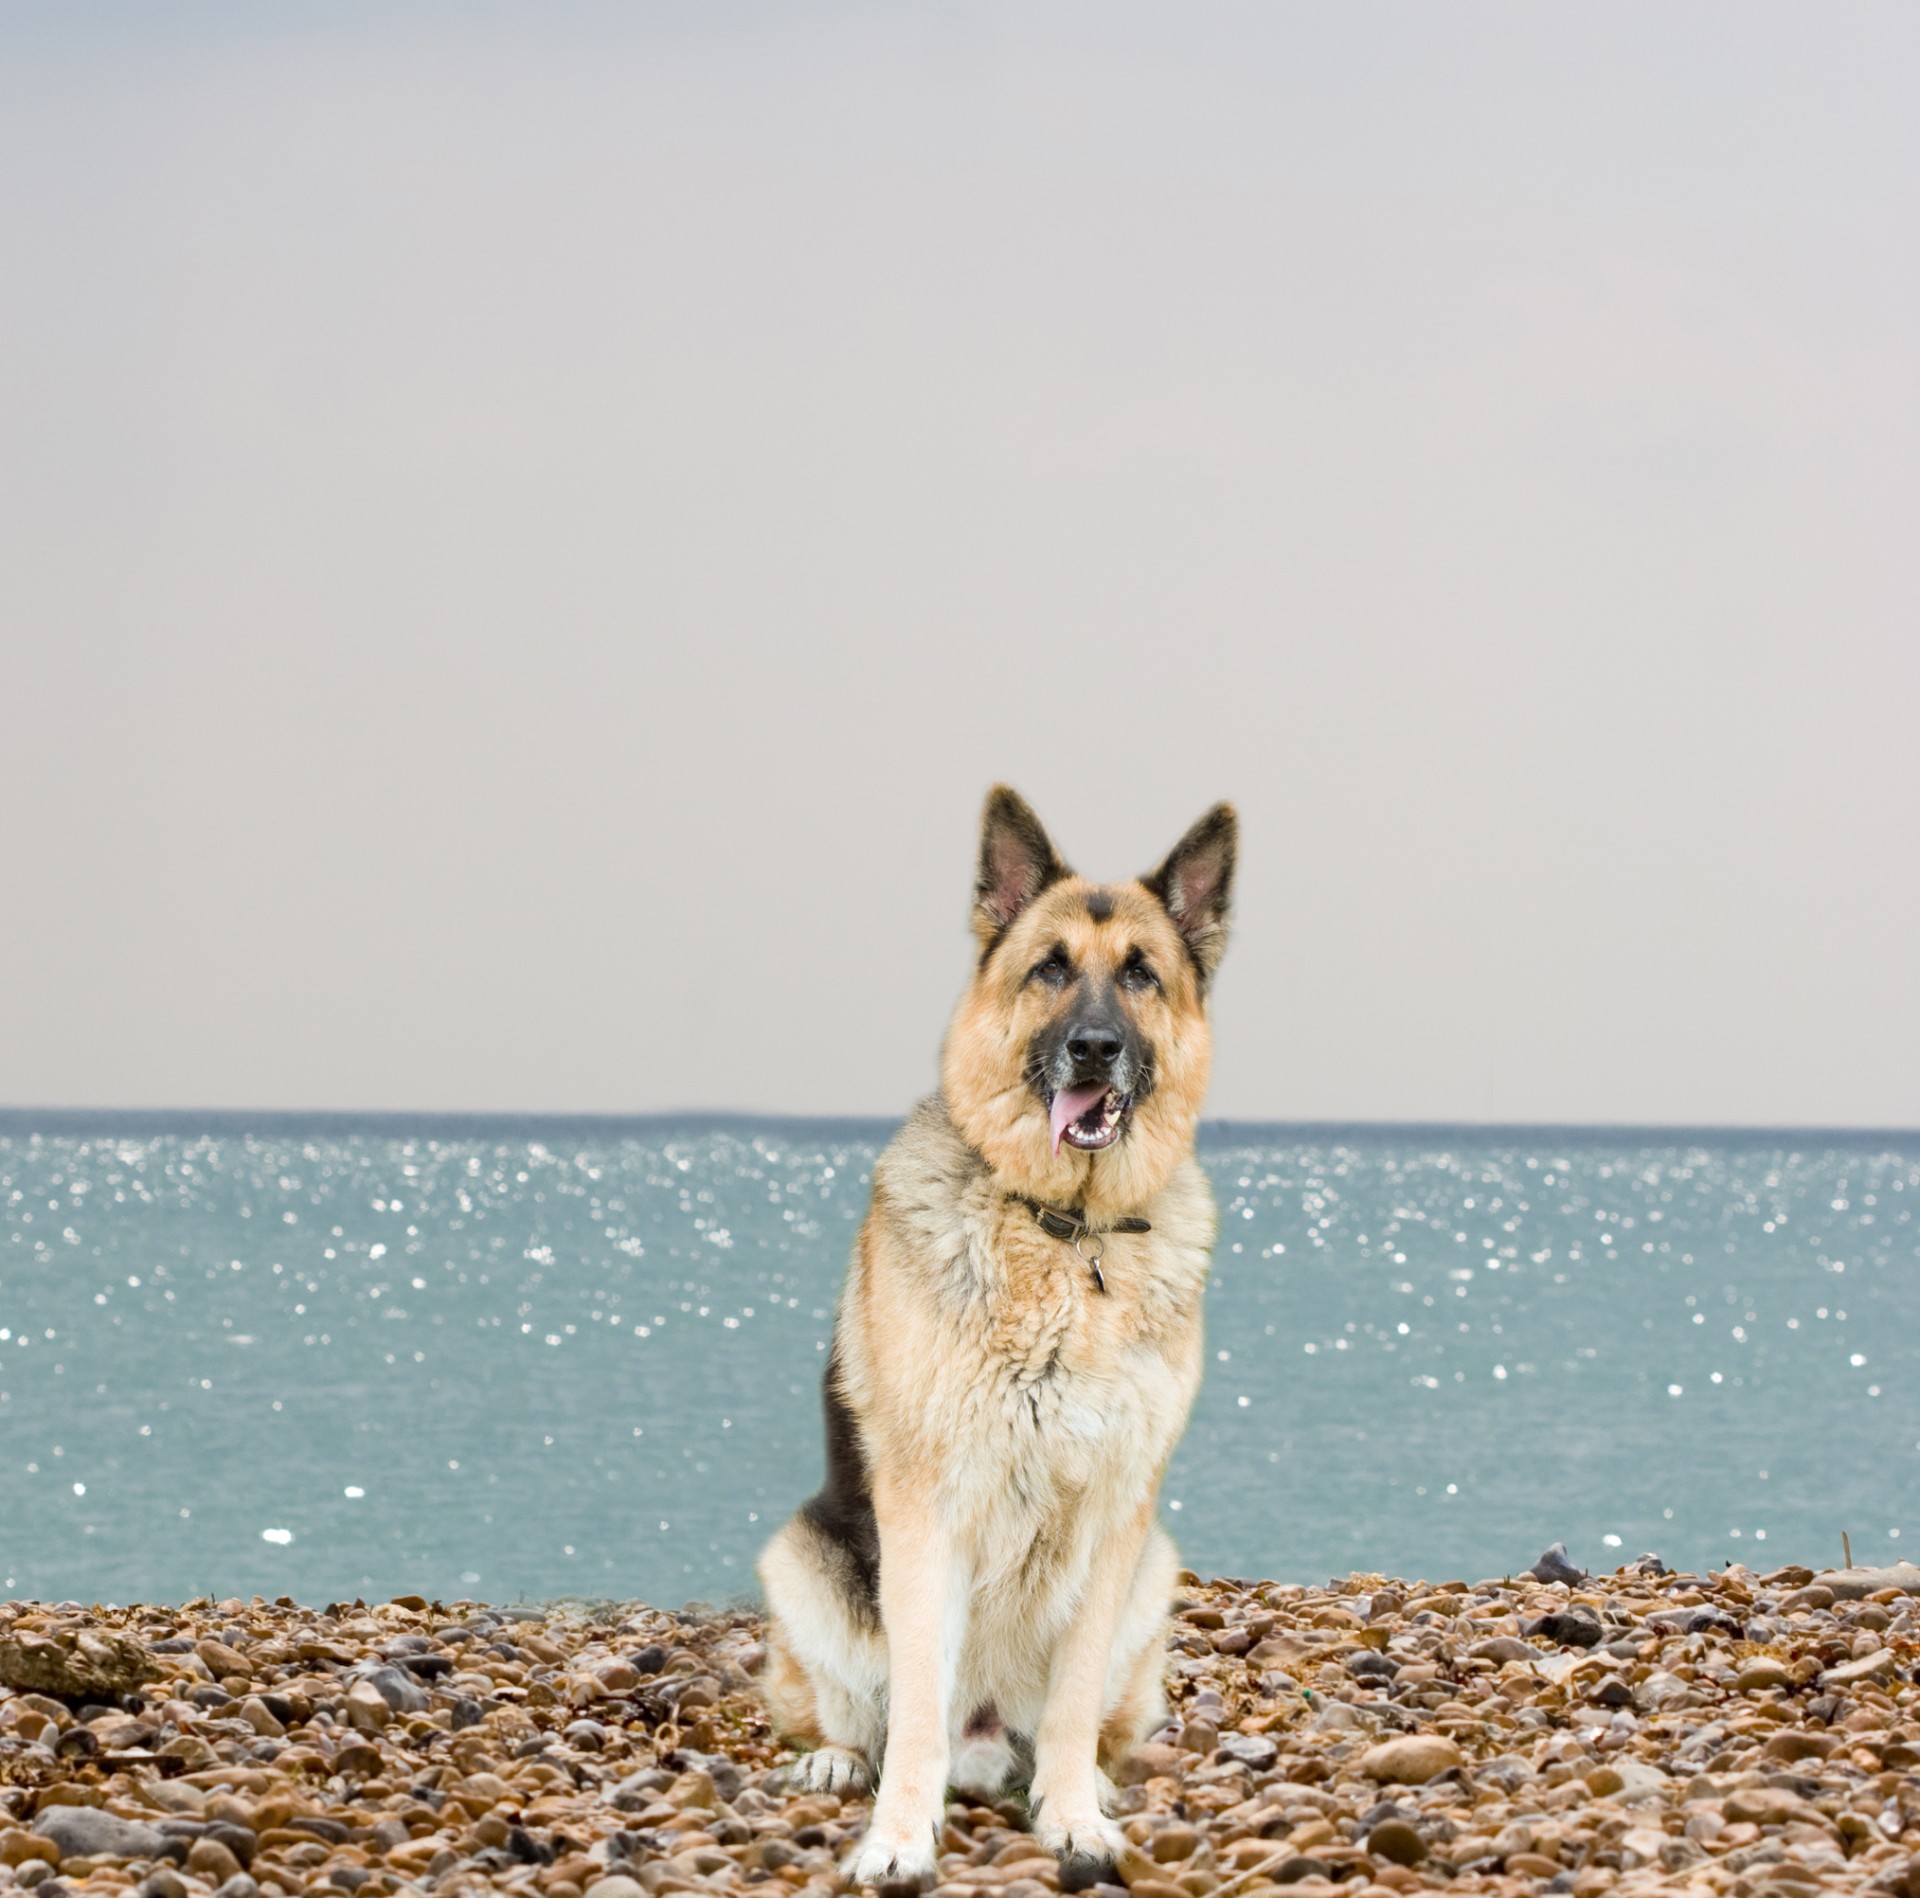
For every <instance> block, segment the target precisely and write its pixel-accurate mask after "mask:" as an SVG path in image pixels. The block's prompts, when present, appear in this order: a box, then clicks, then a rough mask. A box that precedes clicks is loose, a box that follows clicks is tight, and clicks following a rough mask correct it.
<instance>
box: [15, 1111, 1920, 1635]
mask: <svg viewBox="0 0 1920 1898" xmlns="http://www.w3.org/2000/svg"><path fill="white" fill-rule="evenodd" d="M887 1131H888V1130H887V1129H886V1128H885V1127H883V1126H879V1125H855V1124H844V1123H841V1124H829V1123H824V1122H794V1123H786V1124H781V1123H749V1122H737V1123H728V1122H714V1121H708V1122H685V1123H680V1124H676V1125H666V1124H661V1123H651V1122H649V1123H631V1124H622V1123H606V1122H599V1123H560V1122H538V1123H521V1124H510V1123H504V1122H503V1123H477V1122H466V1123H459V1122H448V1123H441V1124H432V1125H430V1124H426V1123H421V1124H413V1123H397V1122H368V1123H350V1122H344V1121H328V1122H321V1121H313V1120H309V1121H306V1122H303V1123H300V1124H294V1123H292V1122H275V1121H272V1120H261V1121H256V1122H255V1123H253V1124H252V1125H251V1126H246V1125H240V1124H225V1123H218V1122H211V1123H210V1122H209V1120H208V1118H207V1117H205V1116H200V1117H197V1118H196V1119H194V1120H192V1121H191V1122H189V1121H188V1120H186V1119H185V1118H184V1117H183V1118H181V1119H180V1120H178V1121H177V1122H170V1121H167V1120H165V1119H161V1118H157V1117H154V1116H142V1117H138V1118H136V1117H132V1116H119V1117H100V1118H98V1119H88V1118H84V1117H76V1116H71V1115H68V1116H60V1117H52V1116H40V1117H38V1118H37V1119H33V1118H29V1117H25V1116H20V1115H14V1116H10V1117H7V1118H5V1119H0V1585H3V1586H4V1588H5V1590H6V1591H7V1592H8V1593H12V1594H25V1595H37V1596H42V1597H52V1598H64V1597H74V1598H79V1599H82V1600H91V1599H99V1600H111V1601H128V1600H133V1599H148V1600H167V1599H173V1600H179V1599H183V1598H185V1597H189V1596H193V1595H198V1594H206V1593H212V1594H227V1593H241V1594H251V1593H260V1594H263V1595H267V1596H274V1595H280V1594H287V1595H291V1596H294V1597H296V1598H298V1599H300V1600H303V1601H324V1600H329V1599H342V1598H350V1597H352V1596H354V1595H365V1596H367V1597H369V1598H372V1597H375V1596H382V1595H391V1594H396V1593H402V1592H408V1591H417V1592H420V1593H423V1594H427V1595H438V1596H443V1597H452V1596H455V1595H472V1596H478V1597H481V1598H487V1599H493V1600H512V1599H515V1598H518V1597H522V1596H525V1597H529V1598H535V1599H539V1598H548V1597H553V1596H558V1595H573V1596H587V1597H601V1596H622V1597H625V1596H636V1595H637V1596H643V1597H647V1598H649V1599H652V1600H654V1601H657V1602H664V1603H679V1602H682V1601H686V1600H689V1599H703V1600H708V1601H726V1600H731V1599H735V1598H742V1597H750V1596H751V1595H752V1593H753V1591H754V1586H755V1584H754V1577H753V1566H752V1565H753V1557H754V1552H755V1550H756V1549H757V1547H758V1546H759V1544H760V1542H761V1541H762V1540H763V1539H764V1537H765V1536H766V1535H767V1533H768V1531H769V1530H770V1529H771V1528H772V1527H773V1526H774V1525H775V1524H776V1523H777V1522H778V1521H779V1520H780V1518H781V1517H782V1516H783V1515H784V1514H785V1513H786V1512H788V1511H789V1510H791V1509H792V1508H793V1507H794V1506H795V1504H797V1503H798V1502H799V1501H800V1500H801V1499H802V1498H803V1497H805V1496H806V1495H808V1494H809V1493H810V1492H811V1491H812V1489H813V1488H814V1487H815V1486H816V1485H817V1483H818V1481H819V1478H820V1474H821V1427H820V1415H819V1391H818V1387H819V1378H820V1372H821V1368H822V1366H823V1365H824V1363H825V1361H826V1351H827V1344H828V1339H829V1335H830V1329H831V1318H832V1309H833V1302H834V1296H835V1290H836V1287H837V1284H838V1281H839V1278H840V1275H841V1271H842V1268H843V1265H844V1262H845V1260H846V1257H847V1252H848V1247H849V1245H850V1242H851V1240H852V1238H853V1234H854V1231H855V1229H856V1227H857V1225H858V1223H859V1220H860V1218H861V1216H862V1214H863V1212H864V1210H865V1201H866V1196H867V1188H868V1182H869V1176H870V1172H871V1168H872V1164H873V1160H874V1156H875V1154H876V1153H877V1152H878V1151H879V1148H880V1145H881V1144H882V1143H883V1142H884V1140H885V1138H886V1134H887ZM1203 1152H1204V1157H1205V1160H1206V1163H1207V1166H1208V1169H1209V1171H1210V1172H1211V1174H1212V1176H1213V1179H1214V1183H1215V1187H1216V1189H1217V1191H1218V1194H1219V1199H1220V1209H1221V1233H1220V1245H1219V1250H1218V1252H1217V1255H1216V1261H1215V1273H1214V1277H1213V1281H1212V1284H1211V1287H1210V1289H1209V1292H1208V1310H1207V1325H1208V1340H1207V1359H1208V1367H1207V1369H1208V1375H1207V1382H1206V1387H1205V1389H1204V1391H1203V1392H1202V1394H1201V1397H1200V1401H1199V1405H1198V1407H1197V1410H1196V1412H1195V1416H1194V1421H1193V1426H1192V1428H1191V1430H1190V1431H1189V1432H1188V1434H1187V1437H1186V1440H1185V1442H1184V1443H1183V1445H1182V1446H1181V1449H1180V1451H1179V1453H1178V1455H1177V1456H1176V1457H1175V1459H1174V1463H1173V1467H1172V1470H1171V1472H1170V1474H1169V1476H1168V1480H1167V1484H1166V1490H1165V1494H1164V1499H1163V1514H1164V1519H1165V1521H1166V1522H1167V1524H1168V1526H1169V1528H1170V1529H1171V1530H1172V1531H1173V1534H1174V1537H1175V1539H1176V1540H1177V1541H1178V1543H1179V1544H1180V1546H1181V1548H1182V1550H1183V1551H1184V1552H1185V1555H1186V1557H1187V1559H1188V1561H1190V1562H1191V1563H1192V1564H1193V1565H1194V1566H1195V1567H1196V1568H1198V1569H1200V1570H1202V1571H1207V1572H1213V1573H1224V1574H1231V1575H1238V1576H1256V1575H1259V1576H1272V1577H1280V1578H1293V1579H1302V1580H1304V1579H1322V1580H1323V1579H1325V1578H1326V1577H1327V1576H1328V1575H1331V1574H1335V1573H1342V1574H1343V1573H1345V1572H1347V1571H1349V1570H1353V1569H1360V1570H1384V1571H1387V1572H1390V1573H1396V1574H1402V1575H1408V1576H1427V1577H1430V1578H1435V1579H1439V1578H1443V1577H1446V1576H1457V1577H1461V1578H1475V1577H1479V1576H1483V1575H1491V1574H1503V1573H1506V1572H1508V1571H1510V1570H1512V1569H1514V1568H1516V1567H1524V1566H1525V1565H1526V1564H1527V1563H1529V1562H1530V1561H1532V1560H1533V1558H1534V1557H1535V1556H1536V1555H1538V1553H1539V1552H1540V1550H1541V1549H1542V1548H1543V1547H1544V1546H1545V1545H1546V1544H1547V1543H1548V1542H1552V1541H1557V1540H1565V1541H1566V1542H1567V1543H1568V1544H1569V1545H1570V1547H1571V1549H1572V1551H1573V1553H1574V1555H1575V1557H1576V1558H1577V1559H1579V1560H1581V1561H1582V1562H1584V1563H1585V1564H1587V1565H1589V1566H1595V1567H1599V1566H1607V1567H1611V1566H1613V1565H1614V1564H1615V1563H1616V1562H1618V1561H1621V1560H1624V1559H1627V1558H1630V1557H1631V1556H1633V1555H1635V1554H1637V1553H1639V1552H1640V1551H1641V1550H1643V1549H1652V1550H1655V1551H1657V1552H1659V1553H1660V1554H1662V1555H1663V1556H1665V1557H1666V1558H1667V1559H1668V1560H1669V1561H1671V1562H1674V1563H1676V1564H1684V1565H1687V1566H1691V1567H1701V1566H1706V1565H1709V1564H1711V1565H1719V1564H1722V1563H1724V1562H1727V1561H1729V1560H1732V1559H1736V1558H1737V1559H1741V1560H1744V1561H1746V1562H1748V1563H1750V1564H1752V1565H1754V1566H1756V1567H1763V1568H1764V1567H1770V1566H1773V1565H1775V1564H1776V1563H1782V1562H1786V1561H1789V1560H1798V1561H1808V1562H1817V1563H1823V1564H1824V1563H1830V1562H1834V1561H1837V1560H1839V1558H1840V1555H1841V1547H1842V1545H1841V1535H1842V1532H1843V1531H1844V1532H1847V1533H1848V1534H1849V1535H1850V1536H1851V1539H1852V1546H1853V1551H1854V1554H1855V1557H1856V1558H1857V1559H1861V1560H1883V1561H1884V1560H1893V1559H1896V1558H1897V1557H1898V1556H1899V1555H1900V1554H1901V1553H1903V1552H1910V1551H1911V1550H1912V1547H1913V1538H1914V1537H1915V1536H1916V1534H1920V1508H1916V1480H1917V1479H1920V1378H1917V1377H1916V1368H1917V1359H1920V1269H1916V1268H1920V1225H1917V1224H1916V1219H1915V1214H1916V1211H1917V1210H1920V1137H1916V1136H1885V1137H1874V1138H1871V1139H1868V1138H1864V1137H1862V1138H1845V1139H1841V1138H1835V1137H1831V1136H1803V1137H1797V1138H1791V1139H1788V1138H1779V1137H1759V1136H1737V1135H1705V1134H1702V1135H1699V1136H1691V1135H1680V1136H1676V1135H1673V1134H1649V1135H1632V1134H1604V1135H1602V1134H1594V1133H1559V1132H1552V1131H1542V1132H1538V1133H1532V1132H1526V1133H1516V1132H1512V1131H1506V1132H1497V1133H1490V1132H1473V1131H1466V1130H1457V1129H1444V1130H1411V1131H1405V1130H1403V1131H1392V1130H1382V1131H1357V1130H1342V1131H1339V1132H1315V1131H1311V1130H1308V1131H1301V1130H1289V1129H1263V1128H1250V1127H1237V1128H1215V1129H1212V1130H1210V1132H1209V1134H1208V1136H1207V1138H1206V1140H1205V1141H1204V1143H1203ZM1903 1537H1904V1538H1906V1540H1905V1541H1903V1540H1902V1538H1903Z"/></svg>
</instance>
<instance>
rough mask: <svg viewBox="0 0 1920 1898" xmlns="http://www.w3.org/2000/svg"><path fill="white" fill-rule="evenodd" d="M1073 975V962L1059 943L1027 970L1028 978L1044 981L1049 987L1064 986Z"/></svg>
mask: <svg viewBox="0 0 1920 1898" xmlns="http://www.w3.org/2000/svg"><path fill="white" fill-rule="evenodd" d="M1072 975H1073V964H1072V963H1070V962H1069V961H1068V960H1067V952H1066V951H1065V950H1064V949H1062V948H1061V947H1060V945H1059V944H1058V943H1055V944H1054V946H1053V947H1052V948H1051V949H1049V950H1048V951H1047V953H1046V954H1045V955H1044V956H1042V957H1041V958H1040V960H1039V961H1038V962H1036V963H1035V964H1034V965H1033V967H1032V968H1031V969H1030V970H1028V972H1027V979H1028V980H1029V981H1034V982H1044V983H1046V985H1047V986H1048V987H1049V988H1055V989H1057V988H1060V987H1063V986H1064V985H1065V984H1066V982H1067V981H1068V980H1069V979H1070V978H1071V977H1072Z"/></svg>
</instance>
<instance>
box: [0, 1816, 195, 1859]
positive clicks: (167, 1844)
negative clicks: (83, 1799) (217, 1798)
mask: <svg viewBox="0 0 1920 1898" xmlns="http://www.w3.org/2000/svg"><path fill="white" fill-rule="evenodd" d="M33 1829H34V1831H36V1832H37V1833H39V1835H40V1836H41V1837H42V1838H43V1839H51V1840H52V1841H53V1843H54V1844H55V1845H57V1846H58V1847H59V1848H60V1856H61V1857H62V1858H96V1857H104V1858H170V1859H172V1860H173V1861H174V1862H175V1863H176V1864H178V1863H179V1862H180V1861H181V1860H183V1859H184V1858H185V1857H186V1856H187V1842H186V1840H184V1839H177V1838H169V1837H168V1836H167V1835H166V1834H165V1833H164V1832H162V1831H161V1830H160V1829H159V1827H157V1826H148V1825H141V1824H139V1823H138V1822H137V1821H136V1820H133V1819H120V1818H116V1817H115V1816H114V1815H113V1814H112V1813H110V1812H102V1811H101V1810H100V1809H99V1808H98V1807H97V1806H49V1807H48V1808H47V1809H46V1811H45V1812H41V1813H36V1814H35V1815H34V1820H33Z"/></svg>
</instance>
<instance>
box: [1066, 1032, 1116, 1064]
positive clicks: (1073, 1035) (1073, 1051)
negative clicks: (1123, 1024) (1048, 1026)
mask: <svg viewBox="0 0 1920 1898" xmlns="http://www.w3.org/2000/svg"><path fill="white" fill-rule="evenodd" d="M1125 1046H1126V1042H1125V1040H1124V1039H1123V1038H1122V1037H1121V1034H1120V1031H1119V1030H1118V1029H1117V1028H1110V1027H1109V1026H1108V1025H1107V1024H1106V1023H1105V1022H1076V1023H1075V1024H1074V1025H1073V1026H1072V1027H1071V1028H1069V1029H1068V1030H1067V1056H1068V1058H1069V1059H1070V1060H1071V1061H1072V1062H1073V1065H1074V1067H1075V1068H1077V1069H1079V1070H1081V1071H1082V1072H1086V1071H1088V1070H1092V1071H1095V1072H1105V1071H1106V1070H1108V1069H1110V1068H1111V1067H1112V1066H1113V1064H1114V1063H1115V1062H1116V1061H1118V1060H1119V1059H1120V1050H1121V1049H1122V1048H1124V1047H1125Z"/></svg>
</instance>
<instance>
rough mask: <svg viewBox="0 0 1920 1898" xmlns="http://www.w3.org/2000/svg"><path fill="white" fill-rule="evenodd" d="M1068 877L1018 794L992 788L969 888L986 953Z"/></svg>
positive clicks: (975, 924)
mask: <svg viewBox="0 0 1920 1898" xmlns="http://www.w3.org/2000/svg"><path fill="white" fill-rule="evenodd" d="M1072 874H1073V872H1072V871H1071V870H1069V869H1068V868H1067V866H1066V865H1065V863H1063V862H1062V861H1061V859H1060V853H1059V852H1058V851H1057V850H1055V849H1054V847H1053V841H1052V839H1051V838H1049V837H1048V835H1047V833H1046V828H1045V826H1044V825H1042V823H1041V822H1040V820H1039V818H1037V817H1036V816H1034V814H1033V807H1032V806H1031V805H1030V804H1028V802H1027V801H1026V799H1025V798H1023V797H1022V796H1021V795H1020V793H1019V792H1018V791H1015V790H1012V789H1010V788H1009V787H1008V786H1006V785H1004V784H996V785H995V786H994V787H993V789H992V790H991V791H989V792H988V793H987V807H986V809H985V810H984V811H983V812H982V813H981V816H980V870H979V874H978V876H977V877H976V879H975V881H974V886H973V933H974V934H975V935H976V936H977V937H978V938H979V939H980V953H981V954H982V955H983V956H984V955H987V954H988V953H990V952H991V950H992V948H993V946H994V944H995V943H997V942H998V941H999V940H1000V938H1001V937H1002V936H1004V935H1005V934H1006V932H1007V930H1008V929H1009V928H1010V927H1011V926H1012V924H1013V920H1014V918H1015V917H1017V916H1018V915H1019V914H1020V912H1021V911H1022V910H1023V909H1025V908H1026V906H1027V905H1028V904H1029V903H1031V902H1032V901H1033V899H1034V898H1035V897H1036V896H1038V895H1039V894H1040V892H1041V891H1042V890H1044V889H1046V888H1047V887H1048V885H1050V884H1053V883H1058V882H1059V881H1060V879H1061V878H1062V877H1064V876H1071V875H1072Z"/></svg>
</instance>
